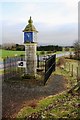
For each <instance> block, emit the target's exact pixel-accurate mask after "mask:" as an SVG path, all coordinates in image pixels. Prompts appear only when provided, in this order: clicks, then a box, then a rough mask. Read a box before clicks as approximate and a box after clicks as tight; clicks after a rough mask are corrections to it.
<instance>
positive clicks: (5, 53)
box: [0, 49, 62, 58]
mask: <svg viewBox="0 0 80 120" xmlns="http://www.w3.org/2000/svg"><path fill="white" fill-rule="evenodd" d="M60 53H62V51H58V52H56V54H60ZM24 54H25V51H12V50H1V49H0V58H5V57H7V56H8V57H14V56H20V55H24ZM37 54H38V55H41V54H42V51H37ZM44 54H46V55H47V54H49V53H48V52H47V51H45V52H44V53H43V55H44ZM50 54H52V53H50Z"/></svg>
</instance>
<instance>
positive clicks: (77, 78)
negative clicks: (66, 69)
mask: <svg viewBox="0 0 80 120" xmlns="http://www.w3.org/2000/svg"><path fill="white" fill-rule="evenodd" d="M77 82H78V67H77Z"/></svg>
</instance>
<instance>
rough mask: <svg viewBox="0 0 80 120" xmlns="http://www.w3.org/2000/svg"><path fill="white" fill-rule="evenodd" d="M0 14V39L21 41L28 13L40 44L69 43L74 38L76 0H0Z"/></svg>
mask: <svg viewBox="0 0 80 120" xmlns="http://www.w3.org/2000/svg"><path fill="white" fill-rule="evenodd" d="M0 14H1V16H0V21H1V25H2V28H1V27H0V43H1V41H2V43H19V44H23V32H22V30H23V29H24V28H25V26H26V25H27V24H28V20H29V17H30V16H31V17H32V20H33V24H34V26H35V27H36V29H37V30H38V31H39V33H38V44H40V45H46V44H47V45H50V44H51V45H73V43H74V42H75V41H76V40H77V39H78V0H31V2H29V0H14V1H13V0H12V1H11V0H2V2H0ZM1 29H2V31H1ZM1 35H2V36H1Z"/></svg>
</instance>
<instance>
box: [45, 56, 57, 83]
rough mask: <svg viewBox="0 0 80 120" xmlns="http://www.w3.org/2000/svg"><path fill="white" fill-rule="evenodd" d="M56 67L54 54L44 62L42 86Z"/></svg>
mask: <svg viewBox="0 0 80 120" xmlns="http://www.w3.org/2000/svg"><path fill="white" fill-rule="evenodd" d="M55 66H56V54H54V55H52V56H50V57H49V58H48V59H46V60H45V76H44V85H45V83H46V81H47V80H48V78H49V76H50V75H51V73H52V72H53V71H55Z"/></svg>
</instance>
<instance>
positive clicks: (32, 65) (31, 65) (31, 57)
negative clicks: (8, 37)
mask: <svg viewBox="0 0 80 120" xmlns="http://www.w3.org/2000/svg"><path fill="white" fill-rule="evenodd" d="M36 47H37V43H26V44H25V61H26V69H25V74H26V75H27V76H30V77H36V70H37V55H36Z"/></svg>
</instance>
